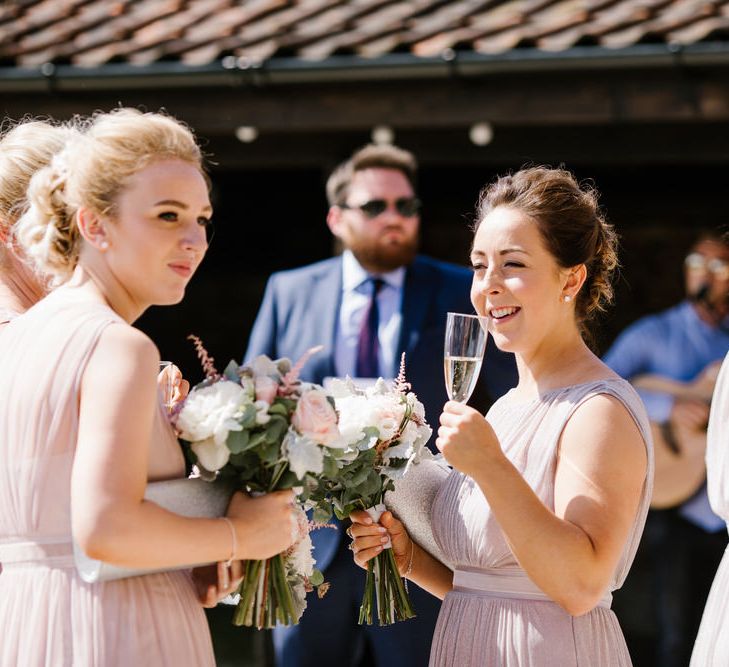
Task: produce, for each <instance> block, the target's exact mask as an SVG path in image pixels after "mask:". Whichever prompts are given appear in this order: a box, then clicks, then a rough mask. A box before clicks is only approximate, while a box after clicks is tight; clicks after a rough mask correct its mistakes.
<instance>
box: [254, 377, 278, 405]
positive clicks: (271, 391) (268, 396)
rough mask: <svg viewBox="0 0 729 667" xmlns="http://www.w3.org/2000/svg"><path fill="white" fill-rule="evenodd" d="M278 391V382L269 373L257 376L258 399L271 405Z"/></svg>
mask: <svg viewBox="0 0 729 667" xmlns="http://www.w3.org/2000/svg"><path fill="white" fill-rule="evenodd" d="M277 391H278V382H276V380H274V379H273V378H270V377H268V376H267V375H261V376H259V377H257V378H256V400H257V401H266V403H268V404H269V405H271V403H273V399H274V398H276V392H277Z"/></svg>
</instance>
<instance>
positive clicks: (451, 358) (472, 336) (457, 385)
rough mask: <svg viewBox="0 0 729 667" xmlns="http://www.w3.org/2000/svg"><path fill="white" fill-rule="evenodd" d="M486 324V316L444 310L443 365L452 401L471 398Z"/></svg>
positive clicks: (479, 362)
mask: <svg viewBox="0 0 729 667" xmlns="http://www.w3.org/2000/svg"><path fill="white" fill-rule="evenodd" d="M487 327H488V318H487V317H481V316H479V315H466V314H463V313H448V320H447V322H446V333H445V349H444V352H443V368H444V370H445V383H446V390H447V391H448V398H450V399H451V400H452V401H458V402H459V403H465V402H466V401H468V399H469V398H470V397H471V393H472V392H473V389H474V387H475V386H476V381H477V380H478V375H479V372H480V370H481V363H482V362H483V353H484V350H485V349H486V337H487V335H488V333H487V332H488V328H487Z"/></svg>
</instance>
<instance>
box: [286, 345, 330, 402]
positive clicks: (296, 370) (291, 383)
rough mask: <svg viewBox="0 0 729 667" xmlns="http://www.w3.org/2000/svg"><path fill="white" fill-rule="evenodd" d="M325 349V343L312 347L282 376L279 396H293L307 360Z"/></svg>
mask: <svg viewBox="0 0 729 667" xmlns="http://www.w3.org/2000/svg"><path fill="white" fill-rule="evenodd" d="M323 349H324V346H323V345H317V346H316V347H310V348H309V349H308V350H307V351H306V352H304V354H302V355H301V358H300V359H299V360H298V361H297V362H296V363H295V364H294V365H293V366H292V368H291V370H290V371H289V372H288V373H286V375H284V376H283V377H282V378H281V384H280V385H279V388H278V395H279V396H284V397H285V396H291V394H294V393H295V392H296V390H297V389H298V385H299V375H300V373H301V369H302V368H303V367H304V366H305V365H306V362H307V361H309V359H310V358H311V357H312V356H314V355H315V354H316V353H317V352H320V351H321V350H323Z"/></svg>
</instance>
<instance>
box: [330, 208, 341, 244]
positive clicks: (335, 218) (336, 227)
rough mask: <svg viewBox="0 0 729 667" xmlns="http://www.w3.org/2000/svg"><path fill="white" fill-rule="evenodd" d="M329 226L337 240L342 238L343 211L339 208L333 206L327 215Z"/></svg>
mask: <svg viewBox="0 0 729 667" xmlns="http://www.w3.org/2000/svg"><path fill="white" fill-rule="evenodd" d="M327 226H328V227H329V231H330V232H331V233H332V234H334V236H336V237H337V238H340V237H341V232H340V229H341V226H342V209H341V207H339V206H332V207H330V208H329V212H328V213H327Z"/></svg>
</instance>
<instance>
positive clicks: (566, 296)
mask: <svg viewBox="0 0 729 667" xmlns="http://www.w3.org/2000/svg"><path fill="white" fill-rule="evenodd" d="M562 301H564V302H565V303H569V302H570V301H572V297H571V296H570V295H569V294H565V295H564V297H563V298H562Z"/></svg>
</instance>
